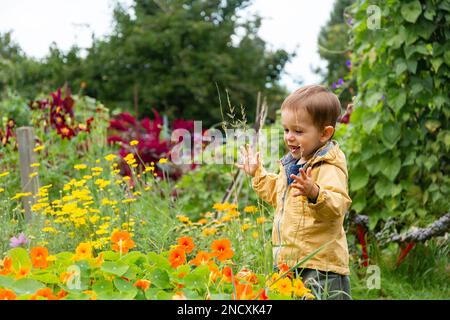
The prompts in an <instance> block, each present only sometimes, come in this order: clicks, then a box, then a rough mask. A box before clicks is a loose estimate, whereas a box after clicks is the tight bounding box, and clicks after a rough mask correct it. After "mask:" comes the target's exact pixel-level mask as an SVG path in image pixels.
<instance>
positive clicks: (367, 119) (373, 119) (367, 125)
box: [362, 111, 380, 134]
mask: <svg viewBox="0 0 450 320" xmlns="http://www.w3.org/2000/svg"><path fill="white" fill-rule="evenodd" d="M379 120H380V113H379V112H368V111H367V112H365V113H364V114H363V116H362V121H363V122H364V125H363V128H364V131H366V132H367V133H369V134H370V133H371V132H372V130H373V129H374V128H375V126H376V125H377V123H378V121H379Z"/></svg>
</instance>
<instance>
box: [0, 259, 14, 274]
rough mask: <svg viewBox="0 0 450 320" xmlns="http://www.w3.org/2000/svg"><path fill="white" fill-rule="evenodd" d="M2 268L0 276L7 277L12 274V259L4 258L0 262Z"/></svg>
mask: <svg viewBox="0 0 450 320" xmlns="http://www.w3.org/2000/svg"><path fill="white" fill-rule="evenodd" d="M2 265H3V268H1V269H0V275H7V274H10V273H11V272H12V259H11V258H10V257H5V258H4V259H3V262H2Z"/></svg>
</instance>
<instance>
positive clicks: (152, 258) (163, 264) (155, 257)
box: [147, 252, 172, 270]
mask: <svg viewBox="0 0 450 320" xmlns="http://www.w3.org/2000/svg"><path fill="white" fill-rule="evenodd" d="M147 260H148V263H149V264H150V265H155V266H158V267H159V268H161V269H165V270H170V268H172V266H171V265H170V262H169V261H168V260H167V259H166V258H164V257H163V256H161V255H159V254H157V253H156V252H149V253H148V254H147Z"/></svg>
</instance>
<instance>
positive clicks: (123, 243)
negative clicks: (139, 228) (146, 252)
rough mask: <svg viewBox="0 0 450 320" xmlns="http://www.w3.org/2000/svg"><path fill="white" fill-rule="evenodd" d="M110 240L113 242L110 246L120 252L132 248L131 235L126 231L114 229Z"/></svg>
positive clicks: (125, 251)
mask: <svg viewBox="0 0 450 320" xmlns="http://www.w3.org/2000/svg"><path fill="white" fill-rule="evenodd" d="M111 242H113V245H112V246H111V248H112V249H113V250H114V251H119V252H121V253H127V252H128V250H130V249H131V248H134V241H133V240H131V235H130V234H129V233H128V232H127V231H115V232H114V233H113V234H112V237H111Z"/></svg>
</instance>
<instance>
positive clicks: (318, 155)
mask: <svg viewBox="0 0 450 320" xmlns="http://www.w3.org/2000/svg"><path fill="white" fill-rule="evenodd" d="M335 145H336V142H335V141H333V140H330V141H328V142H327V143H326V144H325V145H323V146H322V147H320V148H319V149H317V151H316V152H315V153H314V155H313V156H312V157H311V159H309V160H308V162H307V163H306V165H305V168H306V167H309V166H312V165H313V164H315V163H316V162H318V161H319V160H322V159H323V158H324V157H325V156H327V154H328V152H329V151H330V150H331V149H332V148H333V147H334V146H335ZM280 161H281V164H282V165H283V166H284V167H285V166H287V165H291V164H293V163H296V162H297V159H295V158H294V157H293V156H292V154H291V153H290V152H289V153H287V154H286V155H285V156H283V157H282V158H281V160H280Z"/></svg>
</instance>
